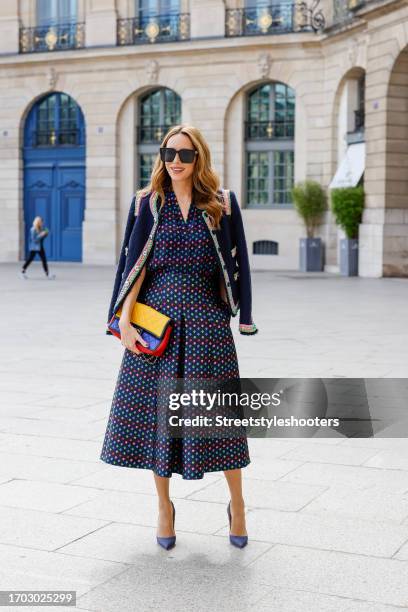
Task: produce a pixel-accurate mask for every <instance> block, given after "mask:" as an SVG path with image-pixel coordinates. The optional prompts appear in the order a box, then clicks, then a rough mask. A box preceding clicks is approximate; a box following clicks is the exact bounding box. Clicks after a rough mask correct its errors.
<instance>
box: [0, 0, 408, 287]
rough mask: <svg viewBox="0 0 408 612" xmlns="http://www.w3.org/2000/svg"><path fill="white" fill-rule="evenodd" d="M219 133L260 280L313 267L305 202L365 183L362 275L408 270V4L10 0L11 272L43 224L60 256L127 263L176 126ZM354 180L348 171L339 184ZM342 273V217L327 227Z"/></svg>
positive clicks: (6, 47) (6, 216) (5, 235)
mask: <svg viewBox="0 0 408 612" xmlns="http://www.w3.org/2000/svg"><path fill="white" fill-rule="evenodd" d="M179 121H182V122H187V123H192V124H194V125H196V126H197V127H199V128H201V129H202V130H203V131H204V134H205V136H206V138H207V139H208V141H209V143H210V146H211V150H212V154H213V163H214V166H215V168H216V169H217V171H218V172H219V174H220V176H221V179H222V183H223V186H224V187H227V188H230V189H233V190H234V191H235V192H236V194H237V196H238V198H239V202H240V205H241V207H242V214H243V217H244V222H245V226H246V232H247V237H248V246H249V251H250V256H251V264H252V266H253V268H254V269H297V267H298V256H299V255H298V250H299V238H300V237H302V236H304V233H305V232H304V228H303V225H302V223H301V222H300V220H299V218H298V216H297V213H296V211H295V210H294V208H293V204H292V202H291V197H290V188H291V186H292V185H293V183H294V182H297V181H300V180H304V179H305V178H311V179H315V180H317V181H319V182H320V183H321V184H322V185H323V186H324V187H325V188H329V185H330V184H331V181H332V180H333V177H334V176H335V175H336V172H337V175H339V174H343V175H344V177H343V178H344V180H345V181H346V182H347V181H349V182H350V181H351V182H352V184H357V183H361V182H362V181H363V183H364V188H365V193H366V201H365V210H364V215H363V222H362V224H361V225H360V262H359V275H360V276H364V277H380V276H407V275H408V199H407V193H408V144H407V143H408V6H407V4H406V3H405V2H403V1H402V0H365V1H364V0H363V1H361V2H359V0H349V4H346V2H345V0H334V4H333V0H320V1H319V0H306V2H304V3H302V2H298V1H297V0H274V1H273V2H270V1H269V2H268V1H265V0H246V1H245V0H225V1H224V0H140V1H138V0H9V1H7V2H2V3H0V156H1V164H0V173H1V181H0V207H1V218H2V223H1V226H0V261H3V262H4V261H11V262H13V261H18V260H21V259H22V258H23V257H24V254H25V252H26V251H25V250H26V242H27V230H28V227H29V226H30V225H31V222H32V218H33V216H34V215H35V214H40V215H42V216H43V217H44V218H45V220H46V224H47V225H48V226H50V228H51V230H52V233H51V234H50V237H49V238H48V239H47V243H48V244H47V249H48V255H49V257H50V259H51V260H65V261H82V262H85V263H89V264H114V263H115V262H116V261H117V256H118V251H119V248H120V241H121V236H122V232H123V225H124V222H125V219H126V216H127V212H128V208H129V204H130V200H131V197H132V194H133V193H134V191H135V189H137V188H138V187H139V186H140V185H143V184H144V183H145V181H146V179H147V177H148V175H149V172H150V168H151V163H152V159H153V158H154V156H155V155H156V153H157V147H158V143H159V141H160V139H161V137H162V135H163V134H164V131H165V130H166V129H167V127H169V126H170V125H172V124H174V123H176V122H179ZM340 178H341V177H340ZM319 235H320V236H321V237H322V238H323V240H324V243H325V249H326V256H325V269H326V270H328V271H336V270H337V269H338V251H339V247H338V244H339V238H341V237H342V236H343V234H342V233H341V231H340V230H339V229H338V228H337V226H336V225H335V224H334V222H333V219H332V215H331V213H330V211H328V212H327V213H326V216H325V218H324V224H323V225H322V226H321V227H320V228H319Z"/></svg>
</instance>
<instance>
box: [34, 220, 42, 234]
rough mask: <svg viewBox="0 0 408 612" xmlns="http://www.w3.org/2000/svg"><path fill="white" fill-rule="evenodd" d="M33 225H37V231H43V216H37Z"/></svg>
mask: <svg viewBox="0 0 408 612" xmlns="http://www.w3.org/2000/svg"><path fill="white" fill-rule="evenodd" d="M33 227H35V229H36V230H37V232H40V231H41V227H42V217H35V219H34V221H33Z"/></svg>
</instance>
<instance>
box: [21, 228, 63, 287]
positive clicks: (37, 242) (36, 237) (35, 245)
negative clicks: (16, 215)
mask: <svg viewBox="0 0 408 612" xmlns="http://www.w3.org/2000/svg"><path fill="white" fill-rule="evenodd" d="M48 234H49V229H48V228H47V227H44V224H43V220H42V218H41V217H35V219H34V221H33V224H32V226H31V228H30V236H29V242H28V248H29V251H30V252H29V253H28V257H27V259H26V261H25V262H24V265H23V267H22V268H21V276H22V277H23V278H27V275H26V270H27V268H28V266H29V265H30V263H31V262H32V261H33V259H34V257H35V256H36V254H37V253H38V255H39V256H40V257H41V261H42V265H43V269H44V272H45V275H46V277H47V278H48V279H50V280H53V279H54V278H55V274H51V275H50V274H49V271H48V263H47V256H46V254H45V250H44V240H45V238H46V237H47V236H48Z"/></svg>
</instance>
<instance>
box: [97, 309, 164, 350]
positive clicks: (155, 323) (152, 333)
mask: <svg viewBox="0 0 408 612" xmlns="http://www.w3.org/2000/svg"><path fill="white" fill-rule="evenodd" d="M121 313H122V308H119V310H118V311H117V313H116V314H114V315H113V317H112V319H111V320H110V321H109V324H108V329H109V331H110V332H111V333H112V334H113V335H114V336H116V337H117V338H119V339H120V337H121V336H120V328H119V319H120V315H121ZM130 323H131V325H133V327H135V328H137V330H138V332H139V334H140V335H141V337H142V338H143V340H145V341H146V342H147V343H148V346H143V345H142V344H140V343H139V342H136V346H137V348H138V349H139V350H140V351H141V352H143V353H146V354H148V355H155V356H156V357H160V356H161V355H162V354H163V353H164V351H165V349H166V347H167V345H168V342H169V340H170V335H171V331H172V329H173V320H172V318H171V317H169V316H167V315H165V314H163V313H162V312H159V311H158V310H156V309H155V308H153V307H152V306H149V305H148V304H142V302H136V303H135V305H134V306H133V310H132V314H131V316H130Z"/></svg>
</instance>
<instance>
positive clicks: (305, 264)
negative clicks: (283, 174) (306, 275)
mask: <svg viewBox="0 0 408 612" xmlns="http://www.w3.org/2000/svg"><path fill="white" fill-rule="evenodd" d="M292 198H293V202H294V204H295V208H296V210H297V212H298V214H299V215H300V216H301V217H302V219H303V222H304V224H305V226H306V238H301V239H300V243H299V268H300V270H301V271H302V272H321V271H322V270H323V243H322V239H321V238H316V237H315V232H316V228H317V227H318V225H320V223H321V218H322V215H323V213H324V212H325V211H326V210H327V196H326V192H325V191H324V189H323V187H322V186H321V185H320V183H317V182H316V181H312V180H306V181H302V182H300V183H297V184H296V185H295V186H294V187H292Z"/></svg>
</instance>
